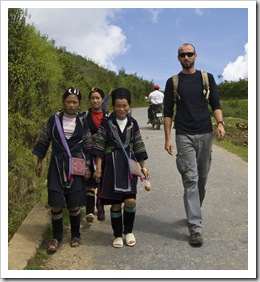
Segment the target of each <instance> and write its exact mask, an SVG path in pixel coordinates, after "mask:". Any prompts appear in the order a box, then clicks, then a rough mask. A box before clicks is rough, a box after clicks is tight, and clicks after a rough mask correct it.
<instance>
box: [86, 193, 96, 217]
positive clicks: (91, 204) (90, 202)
mask: <svg viewBox="0 0 260 282" xmlns="http://www.w3.org/2000/svg"><path fill="white" fill-rule="evenodd" d="M86 198H87V199H86V214H89V213H93V214H94V208H95V191H92V190H89V191H87V195H86Z"/></svg>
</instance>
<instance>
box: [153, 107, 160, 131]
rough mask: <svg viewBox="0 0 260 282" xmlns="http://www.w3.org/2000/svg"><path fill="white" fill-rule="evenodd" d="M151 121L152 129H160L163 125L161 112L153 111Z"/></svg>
mask: <svg viewBox="0 0 260 282" xmlns="http://www.w3.org/2000/svg"><path fill="white" fill-rule="evenodd" d="M153 117H154V118H153V120H152V121H151V124H152V127H155V128H156V129H157V130H159V129H160V127H161V125H162V124H163V116H162V111H161V110H159V109H157V110H154V111H153Z"/></svg>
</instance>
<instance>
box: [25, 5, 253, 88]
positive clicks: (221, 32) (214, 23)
mask: <svg viewBox="0 0 260 282" xmlns="http://www.w3.org/2000/svg"><path fill="white" fill-rule="evenodd" d="M223 2H225V1H223ZM27 3H29V2H27ZM49 3H50V4H49ZM183 3H185V2H183ZM204 3H206V2H204ZM207 3H208V2H207ZM233 3H234V4H233V6H234V7H233V8H232V7H231V8H230V7H225V6H223V4H221V5H222V6H223V7H221V5H220V7H217V8H211V7H208V6H209V5H208V4H207V5H205V4H204V6H205V8H203V6H202V7H199V8H196V7H194V8H186V7H185V8H181V7H183V6H181V7H177V8H167V7H166V8H165V7H162V8H160V7H158V8H148V7H147V8H139V7H137V8H85V7H84V8H79V7H80V5H79V6H77V5H76V4H75V5H74V7H75V8H52V7H51V2H48V5H47V6H48V7H50V8H28V14H29V15H30V19H28V21H27V22H28V23H31V24H34V25H35V27H36V28H37V29H38V30H39V31H40V32H41V33H42V34H46V35H47V36H48V38H49V39H53V40H54V41H55V45H56V46H57V47H59V46H65V47H66V50H67V51H69V52H72V53H76V54H78V55H81V56H82V57H85V58H89V59H91V60H93V61H95V62H96V63H98V64H99V65H101V66H103V67H105V68H107V69H109V70H112V71H115V72H118V71H119V70H124V71H125V72H126V73H128V74H136V75H137V76H138V77H141V78H143V79H145V80H148V81H153V82H154V83H157V84H159V85H160V87H161V89H164V87H165V83H166V80H167V79H168V78H169V77H170V76H172V75H173V74H175V73H178V72H179V71H180V70H181V66H180V63H179V62H178V60H177V50H178V48H179V46H180V45H181V44H182V43H186V42H188V43H192V44H193V45H194V46H195V47H196V52H197V60H196V68H197V69H204V70H206V71H208V72H210V73H212V74H213V75H214V77H215V80H216V82H217V83H220V82H222V81H224V80H227V81H237V80H239V79H244V78H248V27H249V25H248V20H249V18H250V17H248V9H247V7H242V8H241V7H237V4H235V3H236V2H233ZM184 6H188V5H184ZM26 8H27V7H26ZM220 76H221V78H220Z"/></svg>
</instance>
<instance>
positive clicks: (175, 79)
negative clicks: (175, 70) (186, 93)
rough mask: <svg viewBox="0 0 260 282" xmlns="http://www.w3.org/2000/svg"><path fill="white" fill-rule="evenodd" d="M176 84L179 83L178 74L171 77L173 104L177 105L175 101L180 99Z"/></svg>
mask: <svg viewBox="0 0 260 282" xmlns="http://www.w3.org/2000/svg"><path fill="white" fill-rule="evenodd" d="M178 82H179V75H178V74H175V75H173V76H172V83H173V100H174V103H177V101H178V100H180V99H181V98H180V96H179V94H178V92H177V88H178Z"/></svg>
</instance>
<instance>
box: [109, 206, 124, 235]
mask: <svg viewBox="0 0 260 282" xmlns="http://www.w3.org/2000/svg"><path fill="white" fill-rule="evenodd" d="M110 217H111V225H112V229H113V231H114V236H115V237H122V233H123V222H122V219H123V218H122V211H121V209H120V210H119V211H112V210H110Z"/></svg>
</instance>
